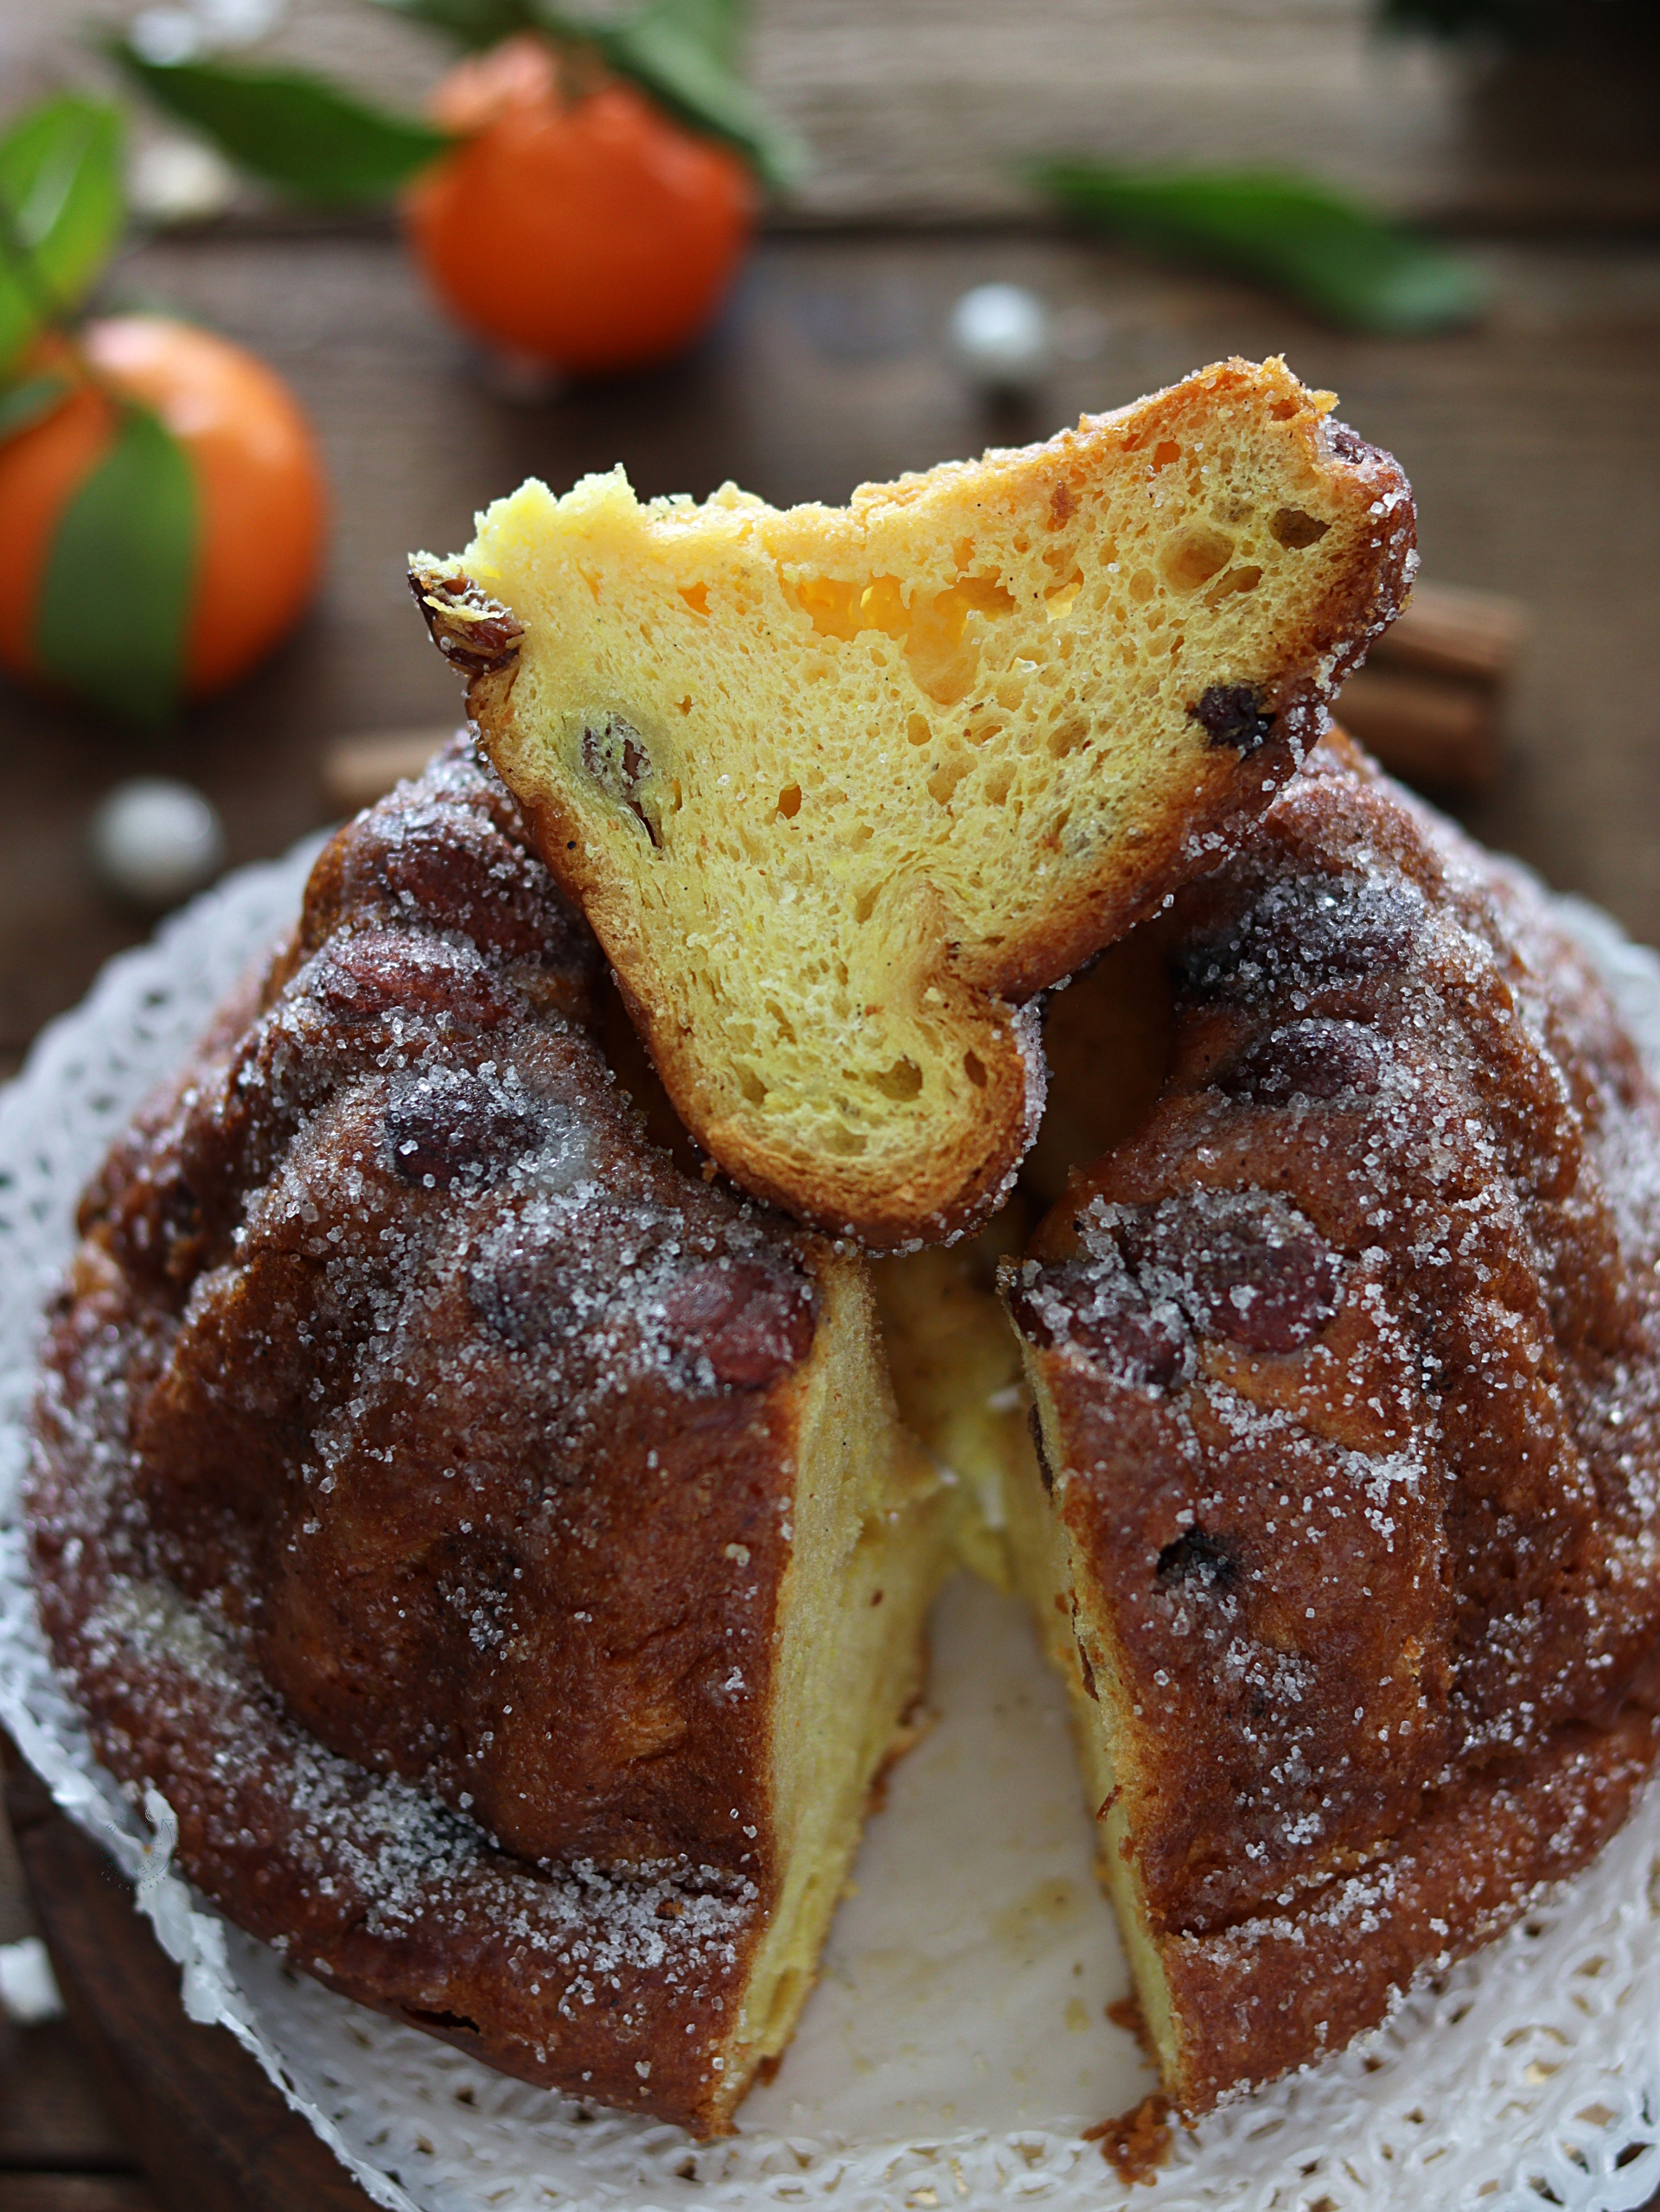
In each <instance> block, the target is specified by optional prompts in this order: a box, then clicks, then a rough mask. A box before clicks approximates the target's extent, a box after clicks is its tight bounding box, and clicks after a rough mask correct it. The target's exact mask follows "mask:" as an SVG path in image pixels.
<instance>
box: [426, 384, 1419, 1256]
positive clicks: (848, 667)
mask: <svg viewBox="0 0 1660 2212" xmlns="http://www.w3.org/2000/svg"><path fill="white" fill-rule="evenodd" d="M1331 405H1332V400H1331V395H1330V394H1329V393H1319V392H1309V391H1307V390H1306V389H1305V387H1304V386H1302V385H1300V384H1299V383H1298V381H1297V380H1296V379H1295V378H1294V377H1293V376H1291V375H1290V374H1289V373H1287V372H1286V368H1285V366H1284V364H1283V363H1282V362H1279V361H1271V362H1269V363H1267V365H1266V366H1263V367H1255V366H1253V365H1251V364H1249V363H1247V362H1243V361H1234V362H1230V363H1228V364H1226V365H1224V366H1222V367H1216V368H1210V369H1206V370H1204V371H1203V372H1202V373H1199V374H1198V375H1196V376H1191V377H1190V378H1188V379H1186V381H1185V382H1184V383H1182V384H1179V385H1178V386H1175V387H1173V388H1172V390H1171V391H1168V392H1162V393H1160V394H1159V395H1158V396H1157V397H1156V398H1151V399H1145V400H1142V401H1140V402H1139V403H1138V404H1137V405H1134V406H1133V407H1127V408H1124V409H1122V410H1121V411H1119V412H1118V413H1116V414H1111V415H1103V416H1099V417H1086V418H1084V419H1083V421H1082V422H1081V423H1080V424H1079V425H1078V427H1077V429H1076V430H1069V431H1067V432H1065V433H1063V435H1062V436H1060V437H1055V438H1051V439H1050V441H1049V442H1048V443H1046V444H1044V445H1035V446H1031V447H1027V448H1026V449H1024V450H1022V451H1018V452H994V453H988V454H987V455H986V456H985V458H984V459H983V460H980V461H978V462H969V463H953V464H951V465H949V466H947V467H943V468H939V469H933V470H931V471H930V472H929V474H928V475H918V476H906V477H903V478H901V479H900V481H898V482H897V483H896V484H879V485H878V484H869V485H865V486H864V487H862V488H860V489H859V491H858V492H856V493H855V494H854V495H853V499H852V503H851V505H850V506H848V507H846V508H836V509H832V508H827V507H795V508H792V509H790V510H789V511H788V512H787V513H780V512H779V511H777V510H776V509H775V508H772V507H768V506H766V505H764V504H763V502H762V501H761V500H757V499H753V498H750V497H749V496H748V495H747V494H744V493H741V492H738V491H737V490H735V489H734V488H731V487H730V486H728V487H727V488H725V489H724V490H722V491H720V492H718V493H717V494H715V496H714V497H713V498H712V500H709V501H707V502H706V504H705V505H704V506H702V507H697V506H693V504H692V502H691V501H690V500H683V499H676V500H653V501H651V502H650V503H649V504H648V505H646V506H644V507H642V506H641V505H640V504H639V503H638V502H637V501H636V500H635V496H634V494H633V492H632V491H631V490H630V489H629V484H628V482H627V480H626V479H625V478H624V476H623V475H622V473H621V471H620V470H618V471H614V472H613V473H612V474H611V475H607V476H595V477H589V478H587V479H585V480H584V481H583V482H582V483H580V484H578V486H577V487H576V488H575V489H574V490H573V491H571V492H570V493H568V494H566V495H565V497H564V498H563V499H555V498H554V497H553V495H552V494H551V493H550V492H549V491H548V490H547V489H546V488H545V487H544V486H543V485H541V484H539V483H534V482H533V483H529V484H527V485H526V486H525V487H524V488H522V489H521V490H520V491H519V492H517V493H515V494H514V496H513V497H512V498H511V499H508V500H502V501H501V502H499V503H498V504H497V505H496V506H495V507H492V508H491V509H490V511H489V512H488V514H487V515H485V516H484V517H483V518H482V521H481V524H480V527H479V533H478V536H477V538H476V540H475V542H474V544H473V545H471V546H470V547H469V550H468V551H467V552H466V553H465V554H464V555H463V556H462V557H461V558H459V559H458V560H456V561H454V562H449V563H437V562H434V561H433V560H431V558H430V557H428V556H421V557H419V558H418V560H417V563H416V565H415V570H414V572H413V581H414V583H415V586H416V590H417V596H418V598H419V600H420V602H421V604H422V607H423V609H424V610H425V614H426V616H427V619H428V621H429V622H430V623H431V627H432V630H433V634H434V636H435V637H436V638H437V641H438V643H439V645H440V647H442V649H443V650H444V653H446V654H448V655H449V656H450V659H451V660H453V661H454V662H455V663H456V666H458V667H459V668H460V669H462V670H463V673H465V674H466V675H467V676H468V677H469V694H468V696H469V709H470V711H471V712H472V713H473V714H474V715H476V717H477V719H478V722H479V724H480V726H481V728H482V732H483V736H484V741H485V743H486V744H487V745H488V748H489V750H490V753H491V755H492V757H493V758H494V760H495V763H496V765H497V767H498V768H500V769H501V773H502V775H503V776H504V777H505V778H506V780H507V781H508V784H509V785H510V786H511V787H513V789H514V791H515V792H517V794H519V796H520V799H521V800H522V801H523V802H524V804H525V806H526V809H527V813H528V815H529V818H530V820H531V823H532V826H533V829H534V831H535V833H536V836H537V838H538V841H539V845H540V850H541V851H542V853H543V854H544V856H545V857H546V860H547V863H548V864H549V866H550V868H551V869H552V871H553V873H554V875H555V877H557V878H558V880H559V883H560V884H561V885H562V886H563V888H564V889H565V890H566V891H567V892H568V893H570V894H571V896H572V897H573V898H575V899H576V900H577V901H578V902H580V904H581V906H582V907H583V908H584V911H585V913H586V914H587V915H588V918H589V920H590V921H591V922H592V924H593V927H594V928H595V930H596V932H597V935H598V938H599V940H600V943H601V944H602V946H603V948H604V951H605V953H606V956H607V958H608V959H610V961H611V963H612V965H613V966H614V967H615V969H616V972H617V975H618V977H619V979H620V980H621V983H622V985H623V990H624V991H625V993H626V994H627V997H628V1000H629V1007H630V1010H631V1011H632V1012H633V1015H634V1017H635V1021H636V1023H638V1025H639V1027H640V1029H641V1030H642V1034H643V1036H645V1038H646V1041H647V1042H648V1045H649V1048H650V1050H651V1054H652V1056H653V1058H654V1061H655V1063H656V1066H657V1068H658V1070H659V1072H660V1074H661V1076H662V1079H663V1081H664V1083H665V1084H666V1086H667V1090H668V1092H669V1094H670V1096H671V1097H672V1098H673V1100H674V1105H675V1106H676V1107H677V1108H678V1110H679V1112H680V1115H681V1117H682V1118H683V1119H684V1120H685V1122H686V1125H687V1126H688V1127H689V1128H690V1130H691V1131H692V1132H693V1135H694V1136H695V1137H696V1138H697V1139H698V1141H699V1144H701V1145H702V1146H703V1147H704V1148H705V1150H706V1151H707V1152H708V1153H709V1154H711V1155H712V1157H713V1158H714V1159H715V1160H717V1161H718V1163H719V1164H720V1165H721V1166H722V1167H723V1168H724V1169H725V1170H727V1172H728V1173H729V1174H731V1176H733V1177H734V1179H735V1180H736V1181H737V1182H739V1183H740V1184H742V1185H743V1186H744V1188H745V1189H749V1190H750V1191H752V1192H754V1193H755V1194H757V1195H759V1196H761V1197H763V1198H766V1199H769V1200H771V1201H773V1202H776V1203H778V1204H781V1205H782V1206H785V1207H787V1208H789V1209H790V1210H791V1211H792V1212H794V1213H795V1214H798V1215H800V1216H801V1217H803V1218H805V1219H807V1220H809V1221H815V1222H816V1223H818V1224H819V1225H820V1227H826V1228H829V1229H831V1230H833V1231H838V1232H840V1231H847V1232H850V1233H853V1234H855V1235H857V1236H858V1237H859V1238H860V1239H861V1240H863V1241H864V1242H865V1244H867V1245H869V1246H872V1247H883V1248H887V1247H892V1246H905V1245H907V1244H910V1243H914V1242H916V1240H939V1239H942V1238H944V1237H947V1236H948V1235H951V1234H954V1233H957V1232H959V1231H961V1230H962V1229H964V1228H965V1227H972V1226H974V1224H976V1223H977V1222H979V1221H982V1220H983V1219H984V1218H985V1217H986V1215H987V1214H989V1213H990V1212H991V1210H992V1209H993V1206H994V1205H995V1204H996V1202H997V1201H998V1199H999V1195H1001V1194H1002V1193H1003V1192H1004V1191H1005V1189H1006V1185H1007V1183H1008V1182H1009V1179H1010V1177H1011V1176H1012V1171H1013V1170H1014V1168H1015V1166H1016V1163H1018V1160H1019V1158H1020V1156H1021V1154H1022V1153H1023V1152H1024V1151H1025V1148H1026V1146H1027V1145H1028V1144H1030V1142H1031V1138H1032V1135H1033V1133H1034V1131H1035V1130H1036V1127H1037V1123H1038V1114H1039V1112H1040V1110H1041V1106H1042V1101H1043V1065H1042V1060H1041V1057H1040V1055H1039V1054H1038V1050H1037V1040H1036V1030H1035V1026H1034V1023H1033V1019H1032V1017H1031V1010H1030V1005H1029V1002H1031V1000H1032V999H1033V998H1034V996H1035V994H1037V993H1038V991H1042V990H1043V989H1044V988H1045V987H1046V986H1047V985H1051V984H1053V983H1055V982H1057V981H1058V980H1059V979H1061V978H1063V977H1064V976H1066V975H1067V974H1069V972H1071V971H1072V970H1073V969H1075V968H1076V967H1078V966H1080V965H1081V964H1082V962H1083V961H1085V960H1086V959H1089V956H1090V955H1091V954H1093V953H1096V952H1098V951H1099V950H1100V948H1101V947H1102V946H1103V945H1104V944H1106V943H1108V941H1109V940H1112V939H1113V938H1114V937H1117V936H1119V935H1121V934H1123V933H1124V932H1125V931H1126V930H1127V929H1128V928H1129V927H1130V926H1131V924H1132V923H1133V922H1134V921H1137V920H1138V919H1139V918H1140V916H1141V915H1144V914H1146V913H1148V912H1150V911H1151V910H1152V908H1155V907H1157V906H1158V905H1159V902H1160V901H1161V900H1163V899H1164V898H1165V896H1166V894H1167V893H1168V892H1170V891H1171V890H1172V889H1175V888H1176V887H1177V886H1178V885H1179V884H1181V883H1184V882H1185V881H1187V880H1188V879H1189V878H1190V877H1192V876H1194V875H1196V874H1197V873H1198V872H1200V871H1201V870H1203V869H1205V868H1207V867H1210V866H1212V865H1214V864H1215V863H1216V861H1217V860H1218V859H1219V858H1221V857H1223V855H1224V854H1225V853H1226V852H1228V851H1231V850H1232V849H1233V848H1234V847H1235V845H1237V844H1238V843H1239V841H1240V839H1241V838H1242V836H1244V835H1245V833H1246V832H1248V828H1249V826H1250V824H1251V823H1252V822H1253V821H1254V820H1255V819H1256V818H1257V817H1258V816H1259V815H1260V814H1261V812H1262V810H1263V808H1264V807H1265V806H1267V803H1268V801H1269V800H1270V799H1271V798H1272V796H1273V794H1274V791H1275V790H1276V789H1277V788H1278V787H1279V786H1280V783H1281V782H1282V781H1284V779H1285V778H1286V776H1287V775H1289V774H1290V773H1291V772H1292V770H1293V768H1295V766H1296V765H1297V763H1298V762H1299V760H1301V759H1302V757H1303V756H1304V755H1305V753H1306V751H1307V750H1308V749H1309V748H1310V747H1311V746H1312V745H1313V744H1314V743H1315V742H1316V741H1317V740H1318V737H1319V736H1320V735H1321V733H1322V731H1323V730H1324V729H1325V706H1326V703H1327V701H1328V700H1329V699H1330V698H1331V695H1332V692H1333V690H1334V688H1335V687H1336V685H1338V682H1339V681H1340V680H1341V679H1342V678H1343V676H1344V674H1345V673H1347V672H1348V670H1349V669H1350V667H1351V666H1353V665H1354V663H1355V662H1356V660H1357V659H1358V658H1359V656H1360V654H1361V653H1362V652H1363V650H1364V648H1365V647H1366V645H1367V643H1368V642H1369V640H1370V639H1371V638H1373V637H1375V636H1376V634H1377V633H1378V632H1379V631H1380V630H1381V629H1382V628H1383V626H1384V625H1385V624H1386V623H1387V622H1389V619H1390V618H1391V616H1392V615H1394V614H1395V611H1396V609H1398V607H1399V605H1400V603H1401V597H1402V596H1403V594H1404V592H1405V590H1406V587H1407V583H1408V579H1409V577H1410V574H1411V569H1412V565H1413V562H1414V554H1413V551H1412V546H1413V532H1414V518H1413V510H1412V501H1411V495H1410V494H1409V492H1408V487H1407V483H1406V480H1405V478H1404V477H1403V476H1402V475H1401V472H1400V470H1399V469H1397V468H1396V466H1395V463H1394V462H1393V461H1391V460H1390V459H1389V457H1388V456H1386V455H1383V454H1381V453H1378V452H1376V451H1375V450H1374V449H1372V448H1370V447H1369V446H1366V445H1364V444H1363V443H1361V441H1360V440H1359V439H1357V437H1355V436H1354V435H1353V433H1352V432H1350V431H1349V430H1344V429H1343V428H1342V427H1341V426H1340V425H1337V424H1333V423H1332V422H1331V420H1330V419H1329V414H1328V411H1329V409H1330V408H1331Z"/></svg>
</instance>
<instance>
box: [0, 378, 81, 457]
mask: <svg viewBox="0 0 1660 2212" xmlns="http://www.w3.org/2000/svg"><path fill="white" fill-rule="evenodd" d="M69 389H70V379H68V378H67V376H61V375H60V374H59V373H57V371H56V370H54V369H48V370H46V371H45V372H43V373H41V375H39V376H26V377H24V378H22V379H21V380H20V381H19V382H17V383H16V384H0V445H3V444H4V443H5V441H6V440H7V439H8V438H9V437H16V436H17V434H18V432H19V431H20V430H29V429H31V428H32V427H33V426H34V424H36V423H38V422H40V421H41V419H42V418H44V417H45V416H48V415H49V414H50V413H51V412H52V411H53V409H54V407H57V406H60V405H61V404H62V402H63V400H64V398H66V397H67V393H68V392H69Z"/></svg>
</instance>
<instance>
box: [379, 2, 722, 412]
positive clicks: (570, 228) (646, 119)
mask: <svg viewBox="0 0 1660 2212" xmlns="http://www.w3.org/2000/svg"><path fill="white" fill-rule="evenodd" d="M433 115H434V118H435V120H436V121H437V122H438V123H439V124H441V125H442V126H443V127H444V129H446V130H449V131H453V132H455V133H456V137H458V138H459V139H460V140H461V141H462V143H460V144H459V145H457V147H456V149H455V150H454V151H453V152H452V153H450V154H448V155H446V156H444V158H443V159H442V160H440V161H439V162H438V163H436V164H435V165H434V166H433V167H432V168H431V169H429V170H427V171H426V172H425V175H423V176H421V177H420V178H418V180H417V182H416V183H415V184H414V186H413V187H412V189H411V191H410V193H409V195H408V197H407V200H406V203H405V212H406V215H407V220H408V226H409V234H410V238H411V240H412V244H413V246H414V250H415V254H416V258H417V259H418V262H419V263H420V265H421V267H422V269H423V270H424V271H425V275H426V277H427V279H428V281H429V282H430V283H431V285H432V288H433V290H435V291H436V292H437V295H438V296H439V298H440V299H441V300H442V301H443V302H444V304H445V306H446V307H447V308H448V309H450V312H451V313H452V314H453V315H454V316H455V317H456V320H457V321H458V322H461V323H463V325H464V326H465V327H466V328H468V329H469V330H471V331H473V332H474V333H476V335H478V336H479V337H481V338H483V339H485V340H487V341H489V342H490V343H491V344H493V345H495V346H496V347H501V348H502V349H504V350H506V351H508V352H509V353H512V354H520V355H523V356H526V357H527V358H529V359H531V360H536V361H540V362H543V363H545V364H546V365H547V366H548V367H553V368H558V369H564V370H566V371H569V372H571V373H574V374H578V375H586V374H594V373H601V372H603V371H606V370H613V369H626V368H634V367H641V366H643V365H644V364H646V363H648V362H650V361H655V360H662V359H664V358H665V357H666V356H667V355H668V354H674V353H676V352H678V351H679V350H680V348H681V347H684V346H686V345H687V344H689V343H690V341H692V340H693V339H694V338H695V337H697V336H698V335H699V334H700V333H701V332H702V331H703V330H704V329H706V328H707V327H708V325H709V323H710V322H712V320H713V318H714V316H715V314H716V312H717V310H718V308H719V306H720V304H721V302H722V300H723V299H724V298H725V294H726V291H727V290H728V287H729V286H730V284H731V280H732V277H733V276H734V275H735V274H736V272H737V265H738V263H739V261H740V260H741V258H742V257H743V254H744V248H745V247H746V245H748V243H749V240H750V234H751V232H752V230H753V227H754V220H755V203H756V193H755V186H754V182H753V180H752V178H751V176H750V171H749V169H748V168H747V167H746V166H745V164H744V162H743V161H742V159H741V158H740V157H739V156H737V154H736V153H734V152H733V151H731V149H730V148H728V147H725V146H723V145H719V144H718V143H716V142H715V141H714V140H713V139H711V138H706V137H699V136H697V135H696V134H695V133H694V132H693V131H687V130H685V129H683V128H682V127H681V126H680V124H678V123H676V122H675V121H674V120H673V119H672V118H671V117H670V116H669V115H668V114H667V112H665V111H664V110H663V109H661V107H659V106H657V105H655V103H654V101H653V100H651V99H649V98H648V96H647V95H646V94H645V93H644V92H641V91H639V90H637V89H636V88H635V86H633V85H631V84H629V83H626V82H624V81H623V80H621V79H619V78H616V77H613V76H610V74H608V73H605V72H604V71H603V67H602V66H601V65H600V64H598V63H597V61H594V62H590V61H587V60H586V58H585V57H583V56H581V55H577V54H567V53H565V52H563V51H561V50H557V49H555V48H553V47H552V46H550V45H549V44H547V43H546V41H544V40H542V39H540V38H537V37H535V36H533V35H521V36H520V37H516V38H513V39H509V40H508V41H506V42H505V44H503V45H501V46H499V47H496V48H493V49H492V50H491V51H490V52H489V53H488V54H481V55H478V56H476V57H474V58H472V59H470V60H469V61H463V62H462V63H461V64H459V66H458V67H456V69H454V70H453V71H452V72H451V73H450V75H449V76H448V77H447V78H446V79H445V80H444V83H443V85H442V86H440V87H439V91H438V93H437V99H436V100H435V102H434V105H433Z"/></svg>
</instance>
